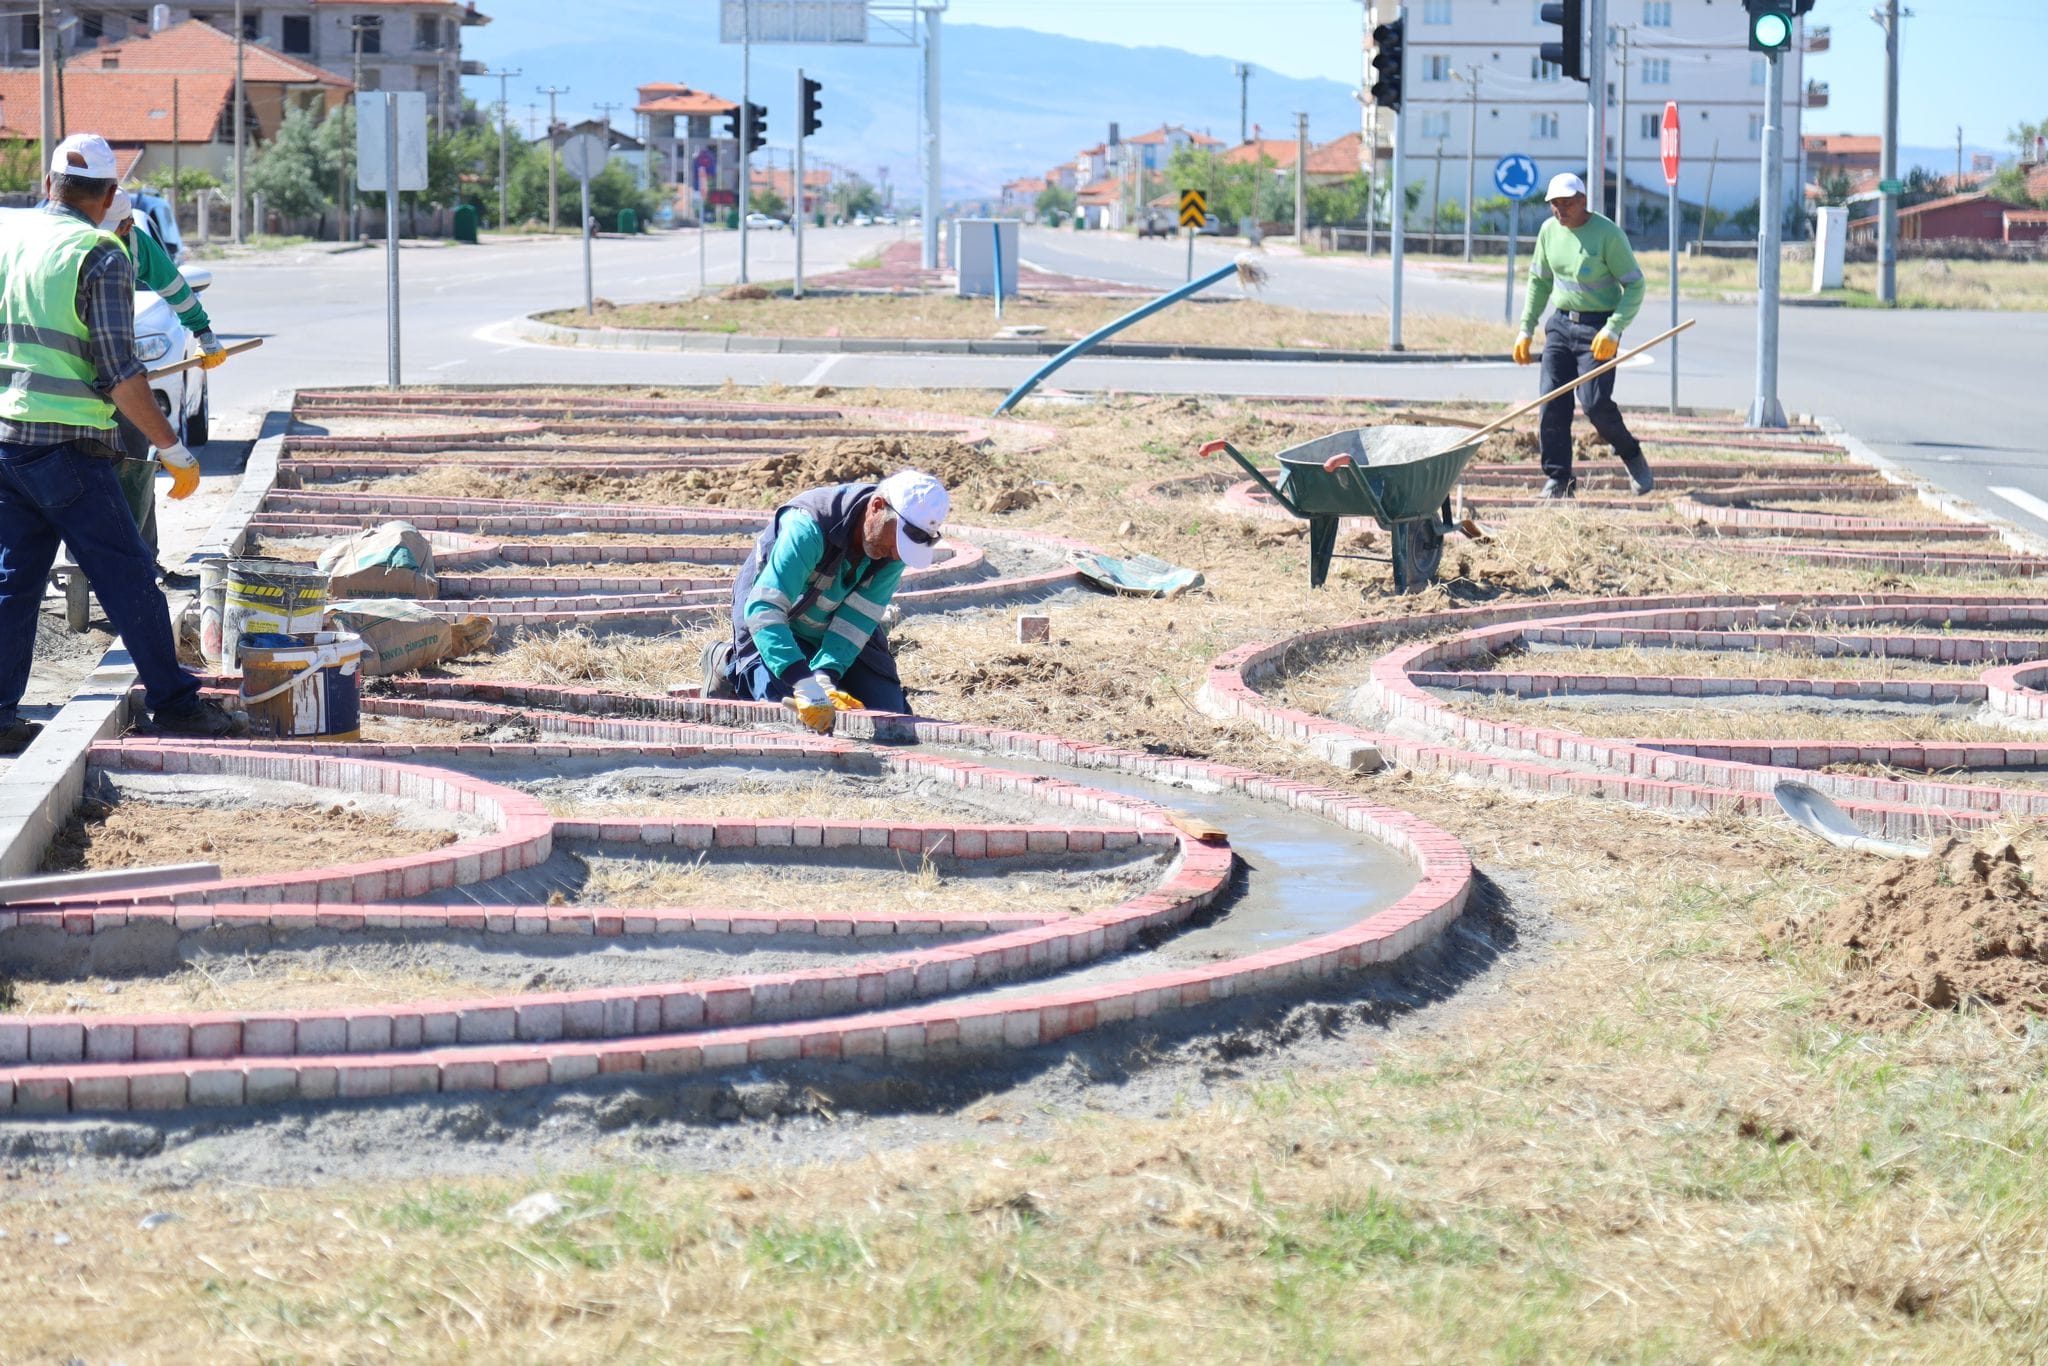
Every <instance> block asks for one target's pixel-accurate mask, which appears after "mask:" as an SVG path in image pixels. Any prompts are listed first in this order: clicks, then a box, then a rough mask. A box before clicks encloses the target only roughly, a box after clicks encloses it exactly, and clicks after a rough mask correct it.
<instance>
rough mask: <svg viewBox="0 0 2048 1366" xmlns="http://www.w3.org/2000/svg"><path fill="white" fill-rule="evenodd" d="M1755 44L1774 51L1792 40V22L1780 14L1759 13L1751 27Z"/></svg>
mask: <svg viewBox="0 0 2048 1366" xmlns="http://www.w3.org/2000/svg"><path fill="white" fill-rule="evenodd" d="M1750 31H1751V33H1752V34H1754V35H1755V37H1756V41H1757V45H1758V46H1759V47H1763V48H1767V49H1769V50H1770V51H1772V52H1776V51H1777V50H1778V49H1779V48H1781V47H1784V46H1785V45H1786V44H1787V43H1790V42H1791V41H1792V23H1791V21H1790V20H1788V19H1787V18H1786V17H1785V16H1784V15H1782V14H1759V15H1757V16H1756V19H1755V23H1754V25H1753V26H1752V28H1751V30H1750Z"/></svg>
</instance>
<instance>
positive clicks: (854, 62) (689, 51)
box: [463, 0, 1358, 200]
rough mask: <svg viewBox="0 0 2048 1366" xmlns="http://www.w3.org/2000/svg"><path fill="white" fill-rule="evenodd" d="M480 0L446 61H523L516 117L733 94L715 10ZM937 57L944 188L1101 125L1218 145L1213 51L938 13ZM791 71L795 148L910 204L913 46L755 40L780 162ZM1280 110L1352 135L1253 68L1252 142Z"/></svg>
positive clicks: (988, 184)
mask: <svg viewBox="0 0 2048 1366" xmlns="http://www.w3.org/2000/svg"><path fill="white" fill-rule="evenodd" d="M485 8H486V9H487V10H488V12H489V13H490V15H491V20H492V21H491V23H490V24H489V25H488V26H486V27H483V28H475V29H470V30H468V31H467V32H466V33H465V34H464V35H463V56H464V57H467V58H475V59H479V60H482V61H485V62H488V63H489V64H490V66H491V67H492V68H493V69H497V68H499V67H512V68H517V69H519V70H521V71H522V72H523V74H522V75H521V76H520V77H519V78H518V79H517V80H516V81H515V82H514V83H513V84H512V88H511V104H512V112H513V116H514V118H515V119H522V118H523V117H524V115H525V113H526V109H527V106H528V105H530V104H538V105H539V106H540V107H541V109H542V110H543V111H544V110H545V108H546V100H545V98H544V97H541V96H536V95H534V94H532V93H530V92H532V91H533V90H534V88H535V87H537V86H544V85H550V84H552V85H557V86H567V87H568V91H569V93H568V94H566V95H564V96H562V97H561V99H560V106H559V107H560V109H561V111H562V113H563V115H564V117H573V118H581V117H583V116H584V115H586V114H590V113H594V112H595V110H596V107H597V106H598V105H599V104H601V103H613V104H616V105H620V106H621V108H619V109H617V110H615V111H614V113H613V116H612V117H613V120H614V122H615V123H616V125H617V126H619V127H620V128H622V129H624V128H630V127H631V126H632V114H631V109H632V105H633V101H634V94H633V92H634V87H636V86H638V85H642V84H645V83H648V82H652V81H679V82H682V83H684V84H687V85H692V86H696V87H698V88H700V89H708V90H712V91H715V92H716V93H718V94H720V95H722V96H724V97H726V98H727V99H734V100H736V99H738V98H739V97H740V49H739V48H738V47H737V46H726V45H724V44H721V43H720V42H719V41H718V7H717V6H716V5H714V4H710V3H696V4H689V5H679V4H677V3H675V0H604V2H603V3H585V4H580V5H576V6H573V7H570V6H564V5H562V4H561V3H559V0H550V2H549V3H541V0H494V2H493V3H488V4H487V5H486V6H485ZM1164 14H1165V12H1164V11H1162V17H1164ZM565 15H573V20H565V19H564V17H563V16H565ZM1162 27H1163V28H1164V27H1166V26H1165V25H1162ZM939 51H940V56H941V66H942V86H941V93H940V108H941V111H942V117H941V121H940V133H941V139H942V146H941V155H940V160H941V162H942V163H943V174H944V184H945V192H946V194H947V196H948V197H949V198H961V197H974V196H979V195H984V194H990V193H993V192H994V191H995V190H996V189H997V188H998V187H999V186H1001V185H1002V183H1003V182H1004V181H1007V180H1011V179H1014V178H1016V177H1018V176H1020V175H1037V174H1039V173H1041V172H1043V171H1044V170H1045V169H1046V168H1047V167H1049V166H1053V165H1056V164H1058V163H1059V162H1062V161H1068V160H1071V159H1072V158H1073V156H1074V154H1075V153H1076V152H1078V151H1079V150H1081V149H1082V148H1084V147H1090V146H1093V145H1094V144H1095V143H1098V142H1101V141H1102V140H1103V138H1104V136H1105V134H1107V132H1108V131H1109V125H1110V123H1111V122H1116V123H1119V124H1120V125H1121V127H1122V131H1123V133H1124V134H1125V135H1126V136H1128V135H1130V134H1132V133H1141V132H1144V131H1145V130H1147V129H1150V128H1156V127H1158V126H1159V125H1160V124H1161V123H1177V124H1182V125H1185V126H1186V127H1189V128H1193V129H1196V130H1198V131H1204V132H1208V133H1210V134H1212V135H1213V136H1215V137H1219V138H1222V139H1224V140H1225V141H1226V142H1229V141H1235V140H1236V137H1237V127H1238V107H1237V101H1238V82H1237V78H1236V77H1235V76H1234V75H1233V74H1232V71H1231V63H1230V62H1229V61H1228V60H1227V59H1225V58H1221V57H1200V56H1196V55H1195V54H1193V53H1189V52H1182V51H1180V50H1179V49H1177V48H1171V47H1144V48H1130V47H1120V46H1117V45H1115V44H1111V43H1092V42H1084V41H1081V40H1079V39H1074V38H1063V37H1059V36H1057V35H1054V34H1047V33H1039V32H1036V31H1034V30H1030V29H1016V28H990V27H984V26H982V25H978V24H952V23H948V24H946V25H945V26H944V28H943V29H942V30H941V41H940V48H939ZM799 66H801V67H802V68H803V69H804V71H805V73H806V74H807V75H809V76H811V77H812V78H813V79H815V80H821V81H823V82H824V85H825V92H824V97H823V99H824V123H825V126H824V130H823V131H822V132H821V133H819V134H818V135H817V136H816V137H814V138H812V139H811V140H810V143H809V148H810V152H811V153H812V154H815V155H818V156H821V157H823V158H825V159H826V160H828V161H832V162H835V163H837V164H839V165H842V166H845V167H847V168H849V169H851V170H854V171H857V172H859V173H860V174H862V175H865V176H867V177H869V178H870V179H873V178H874V177H875V176H876V174H877V168H878V167H883V166H886V167H887V168H888V173H889V180H890V182H891V183H892V184H894V185H896V186H899V187H901V189H902V193H899V196H898V197H899V200H901V199H905V198H908V199H912V200H914V198H915V191H914V189H913V188H912V187H913V186H914V185H915V184H916V183H917V181H918V172H917V164H918V160H917V110H918V105H919V102H920V101H921V99H922V97H923V86H924V79H923V66H922V61H921V57H920V54H919V53H918V52H917V51H916V50H914V49H909V48H868V47H839V48H831V47H784V46H767V45H757V46H756V47H755V48H754V55H753V77H752V86H751V89H752V94H753V99H754V102H755V103H756V104H764V105H766V106H767V107H768V136H769V150H770V151H771V152H774V153H777V159H778V160H780V159H781V158H782V157H786V156H787V155H788V150H787V149H788V146H789V142H790V139H791V135H792V132H793V129H792V124H791V109H792V107H793V105H794V103H795V85H796V69H797V68H798V67H799ZM467 85H468V88H469V93H470V95H471V96H472V97H473V98H474V99H476V100H477V101H478V102H479V103H483V102H488V101H493V100H496V99H497V98H498V83H497V82H496V81H494V80H490V79H488V78H472V79H471V80H470V81H469V82H467ZM1296 111H1306V112H1307V114H1308V116H1309V135H1310V137H1311V138H1313V139H1314V140H1315V141H1317V142H1323V141H1327V140H1329V139H1330V138H1334V137H1337V136H1339V135H1341V134H1344V133H1348V132H1356V131H1357V129H1358V105H1357V104H1356V103H1355V102H1354V100H1353V99H1352V95H1351V88H1350V87H1349V86H1347V85H1345V84H1343V83H1342V82H1341V81H1327V80H1298V79H1295V78H1293V77H1289V76H1282V75H1279V74H1277V73H1274V72H1271V71H1267V70H1266V69H1264V68H1263V67H1254V68H1253V70H1252V79H1251V118H1252V121H1253V122H1255V123H1259V124H1262V125H1263V127H1264V131H1265V134H1266V136H1268V137H1287V136H1291V135H1292V132H1293V128H1294V115H1295V113H1296Z"/></svg>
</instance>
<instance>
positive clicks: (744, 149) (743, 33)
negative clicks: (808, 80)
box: [737, 4, 754, 284]
mask: <svg viewBox="0 0 2048 1366" xmlns="http://www.w3.org/2000/svg"><path fill="white" fill-rule="evenodd" d="M753 9H754V7H753V6H752V5H749V4H743V5H741V7H740V176H739V182H740V188H739V205H740V209H739V214H738V215H737V216H738V218H739V220H740V283H741V284H745V283H747V212H748V210H750V209H752V208H753V207H754V202H753V201H754V147H753V132H754V130H753V126H752V125H753V113H754V103H753V101H754V87H753V77H754V13H753Z"/></svg>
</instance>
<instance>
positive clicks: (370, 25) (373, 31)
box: [355, 14, 384, 56]
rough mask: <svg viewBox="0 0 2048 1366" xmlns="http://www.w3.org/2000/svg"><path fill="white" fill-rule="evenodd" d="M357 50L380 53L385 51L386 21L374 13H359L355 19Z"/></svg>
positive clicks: (365, 52)
mask: <svg viewBox="0 0 2048 1366" xmlns="http://www.w3.org/2000/svg"><path fill="white" fill-rule="evenodd" d="M355 28H356V51H358V52H361V53H363V54H365V55H366V56H367V55H371V54H378V53H382V52H383V51H384V21H383V20H382V19H380V18H378V17H377V16H376V15H374V14H367V15H359V16H358V17H357V18H356V21H355Z"/></svg>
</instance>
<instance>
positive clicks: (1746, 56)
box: [1363, 0, 1827, 230]
mask: <svg viewBox="0 0 2048 1366" xmlns="http://www.w3.org/2000/svg"><path fill="white" fill-rule="evenodd" d="M1398 8H1399V6H1397V5H1396V4H1394V3H1392V0H1368V3H1366V4H1365V6H1364V11H1365V39H1364V46H1365V54H1364V57H1365V60H1364V66H1363V73H1364V83H1365V85H1366V86H1368V87H1370V85H1371V84H1372V79H1373V73H1372V29H1373V26H1374V25H1375V24H1377V23H1380V22H1383V21H1384V20H1387V19H1391V18H1393V17H1394V14H1395V12H1396V10H1397V9H1398ZM1406 8H1407V14H1408V30H1407V33H1408V41H1407V61H1406V75H1407V96H1406V102H1405V104H1404V106H1403V110H1402V113H1403V118H1402V120H1401V122H1402V123H1403V124H1404V125H1405V142H1406V150H1407V155H1408V180H1409V182H1410V183H1411V184H1414V183H1417V182H1421V183H1422V184H1423V185H1424V187H1425V189H1424V193H1425V195H1427V194H1428V193H1429V190H1428V187H1429V186H1430V185H1433V184H1436V183H1437V179H1436V177H1434V176H1433V175H1432V174H1431V173H1430V170H1429V169H1428V163H1432V162H1434V161H1435V160H1436V159H1437V158H1438V157H1439V156H1440V157H1441V158H1442V161H1443V163H1444V164H1443V175H1442V177H1441V189H1440V191H1439V192H1438V197H1439V198H1440V199H1441V200H1444V201H1450V200H1462V199H1464V197H1465V159H1466V149H1467V147H1468V145H1474V144H1476V148H1477V150H1476V154H1475V160H1476V161H1477V163H1478V168H1477V172H1476V179H1477V183H1478V185H1479V190H1478V196H1479V197H1480V198H1491V197H1492V196H1493V195H1494V193H1495V191H1494V189H1493V166H1494V163H1495V162H1496V161H1498V160H1499V159H1500V158H1501V157H1503V156H1506V155H1508V154H1509V153H1511V152H1520V153H1522V154H1524V155H1526V156H1529V157H1532V158H1533V159H1534V160H1535V161H1536V164H1537V165H1538V166H1539V167H1540V168H1541V170H1542V173H1543V175H1544V176H1545V177H1548V176H1551V175H1553V174H1555V173H1557V172H1559V171H1575V172H1578V173H1580V174H1584V173H1585V171H1586V122H1587V115H1588V110H1587V107H1586V96H1587V90H1586V86H1585V85H1584V84H1583V83H1581V82H1578V81H1572V80H1566V79H1565V78H1564V74H1563V72H1562V71H1561V70H1560V69H1559V68H1558V67H1556V66H1554V65H1552V64H1551V63H1548V62H1545V61H1544V60H1543V59H1542V56H1541V53H1540V48H1541V45H1542V44H1543V43H1545V42H1550V41H1554V40H1555V39H1556V37H1557V34H1558V29H1557V26H1556V25H1555V24H1545V23H1544V22H1543V21H1542V17H1541V13H1540V11H1541V0H1412V3H1409V4H1408V5H1407V7H1406ZM1799 22H1800V25H1801V27H1800V31H1799V32H1798V33H1797V34H1795V36H1794V40H1793V43H1792V47H1791V50H1790V51H1788V52H1787V53H1786V54H1785V55H1784V56H1783V57H1782V58H1780V60H1781V61H1783V62H1784V63H1785V64H1786V67H1785V102H1784V107H1783V110H1782V111H1781V118H1780V127H1781V128H1782V130H1783V141H1782V147H1783V156H1784V162H1785V173H1784V177H1783V184H1784V203H1785V205H1787V206H1790V205H1792V204H1795V203H1798V202H1799V200H1800V193H1801V189H1800V187H1801V186H1802V185H1803V184H1804V182H1805V179H1806V177H1805V175H1804V174H1803V170H1804V168H1803V165H1802V151H1801V149H1802V140H1801V124H1800V118H1801V115H1802V113H1803V112H1804V111H1805V110H1806V109H1809V108H1825V107H1826V105H1827V88H1826V86H1825V85H1823V84H1820V83H1818V82H1809V81H1808V80H1807V79H1806V76H1805V65H1804V58H1805V54H1806V53H1808V52H1817V51H1823V50H1825V47H1826V42H1827V30H1826V29H1825V28H1821V27H1815V26H1808V25H1807V24H1806V21H1805V20H1801V21H1799ZM1607 27H1608V33H1607V39H1608V45H1607V69H1606V87H1607V89H1606V96H1607V118H1606V122H1607V139H1606V141H1607V155H1606V166H1605V174H1606V178H1607V183H1608V185H1609V186H1610V190H1609V194H1610V206H1611V202H1612V200H1611V196H1612V193H1613V190H1612V188H1611V187H1612V186H1613V185H1614V184H1615V183H1616V182H1617V181H1619V182H1622V183H1625V184H1626V185H1627V187H1628V189H1627V195H1626V198H1627V201H1628V208H1627V213H1628V218H1629V222H1630V226H1631V227H1632V228H1635V229H1637V230H1641V229H1643V228H1644V227H1645V226H1646V221H1645V219H1644V218H1642V217H1639V216H1638V214H1639V210H1641V209H1642V207H1643V206H1654V211H1653V212H1650V213H1648V215H1647V221H1648V222H1655V223H1661V222H1662V212H1663V207H1664V202H1665V186H1664V172H1663V169H1662V166H1661V164H1660V156H1661V141H1660V125H1661V123H1662V120H1663V115H1664V105H1665V102H1666V101H1669V100H1675V101H1677V103H1678V108H1679V115H1680V119H1681V121H1682V123H1681V130H1682V131H1681V150H1682V158H1681V160H1682V164H1681V169H1680V172H1679V184H1678V190H1679V198H1680V199H1681V200H1682V201H1683V202H1684V203H1686V204H1688V205H1698V204H1700V203H1702V202H1703V201H1705V200H1706V198H1707V196H1708V193H1709V187H1710V186H1711V193H1712V203H1713V206H1714V208H1715V210H1716V211H1717V214H1718V215H1720V216H1726V215H1730V214H1733V213H1735V212H1737V211H1739V210H1741V209H1743V208H1746V207H1747V206H1749V205H1751V204H1754V203H1755V202H1756V201H1757V197H1758V189H1759V186H1760V182H1761V165H1760V163H1761V158H1762V154H1763V126H1764V108H1763V106H1764V92H1765V88H1766V87H1765V75H1766V66H1765V59H1764V58H1763V57H1761V56H1759V55H1758V54H1755V53H1752V52H1751V51H1749V40H1748V27H1747V17H1746V15H1745V12H1744V10H1743V8H1742V6H1741V4H1740V3H1739V2H1738V0H1607ZM1475 90H1476V92H1477V94H1476V98H1475V95H1474V92H1475ZM1391 122H1392V120H1390V119H1388V118H1386V117H1385V116H1383V115H1382V114H1381V113H1380V111H1378V110H1376V109H1374V108H1373V107H1372V106H1371V105H1369V104H1368V105H1367V106H1365V111H1364V122H1363V131H1364V134H1365V137H1366V140H1367V144H1368V145H1370V146H1374V147H1375V148H1376V149H1377V157H1378V160H1379V166H1380V171H1381V174H1382V175H1384V174H1385V173H1386V170H1387V162H1388V158H1389V156H1390V149H1391V147H1392V142H1391V137H1390V133H1391V128H1390V124H1391Z"/></svg>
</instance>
